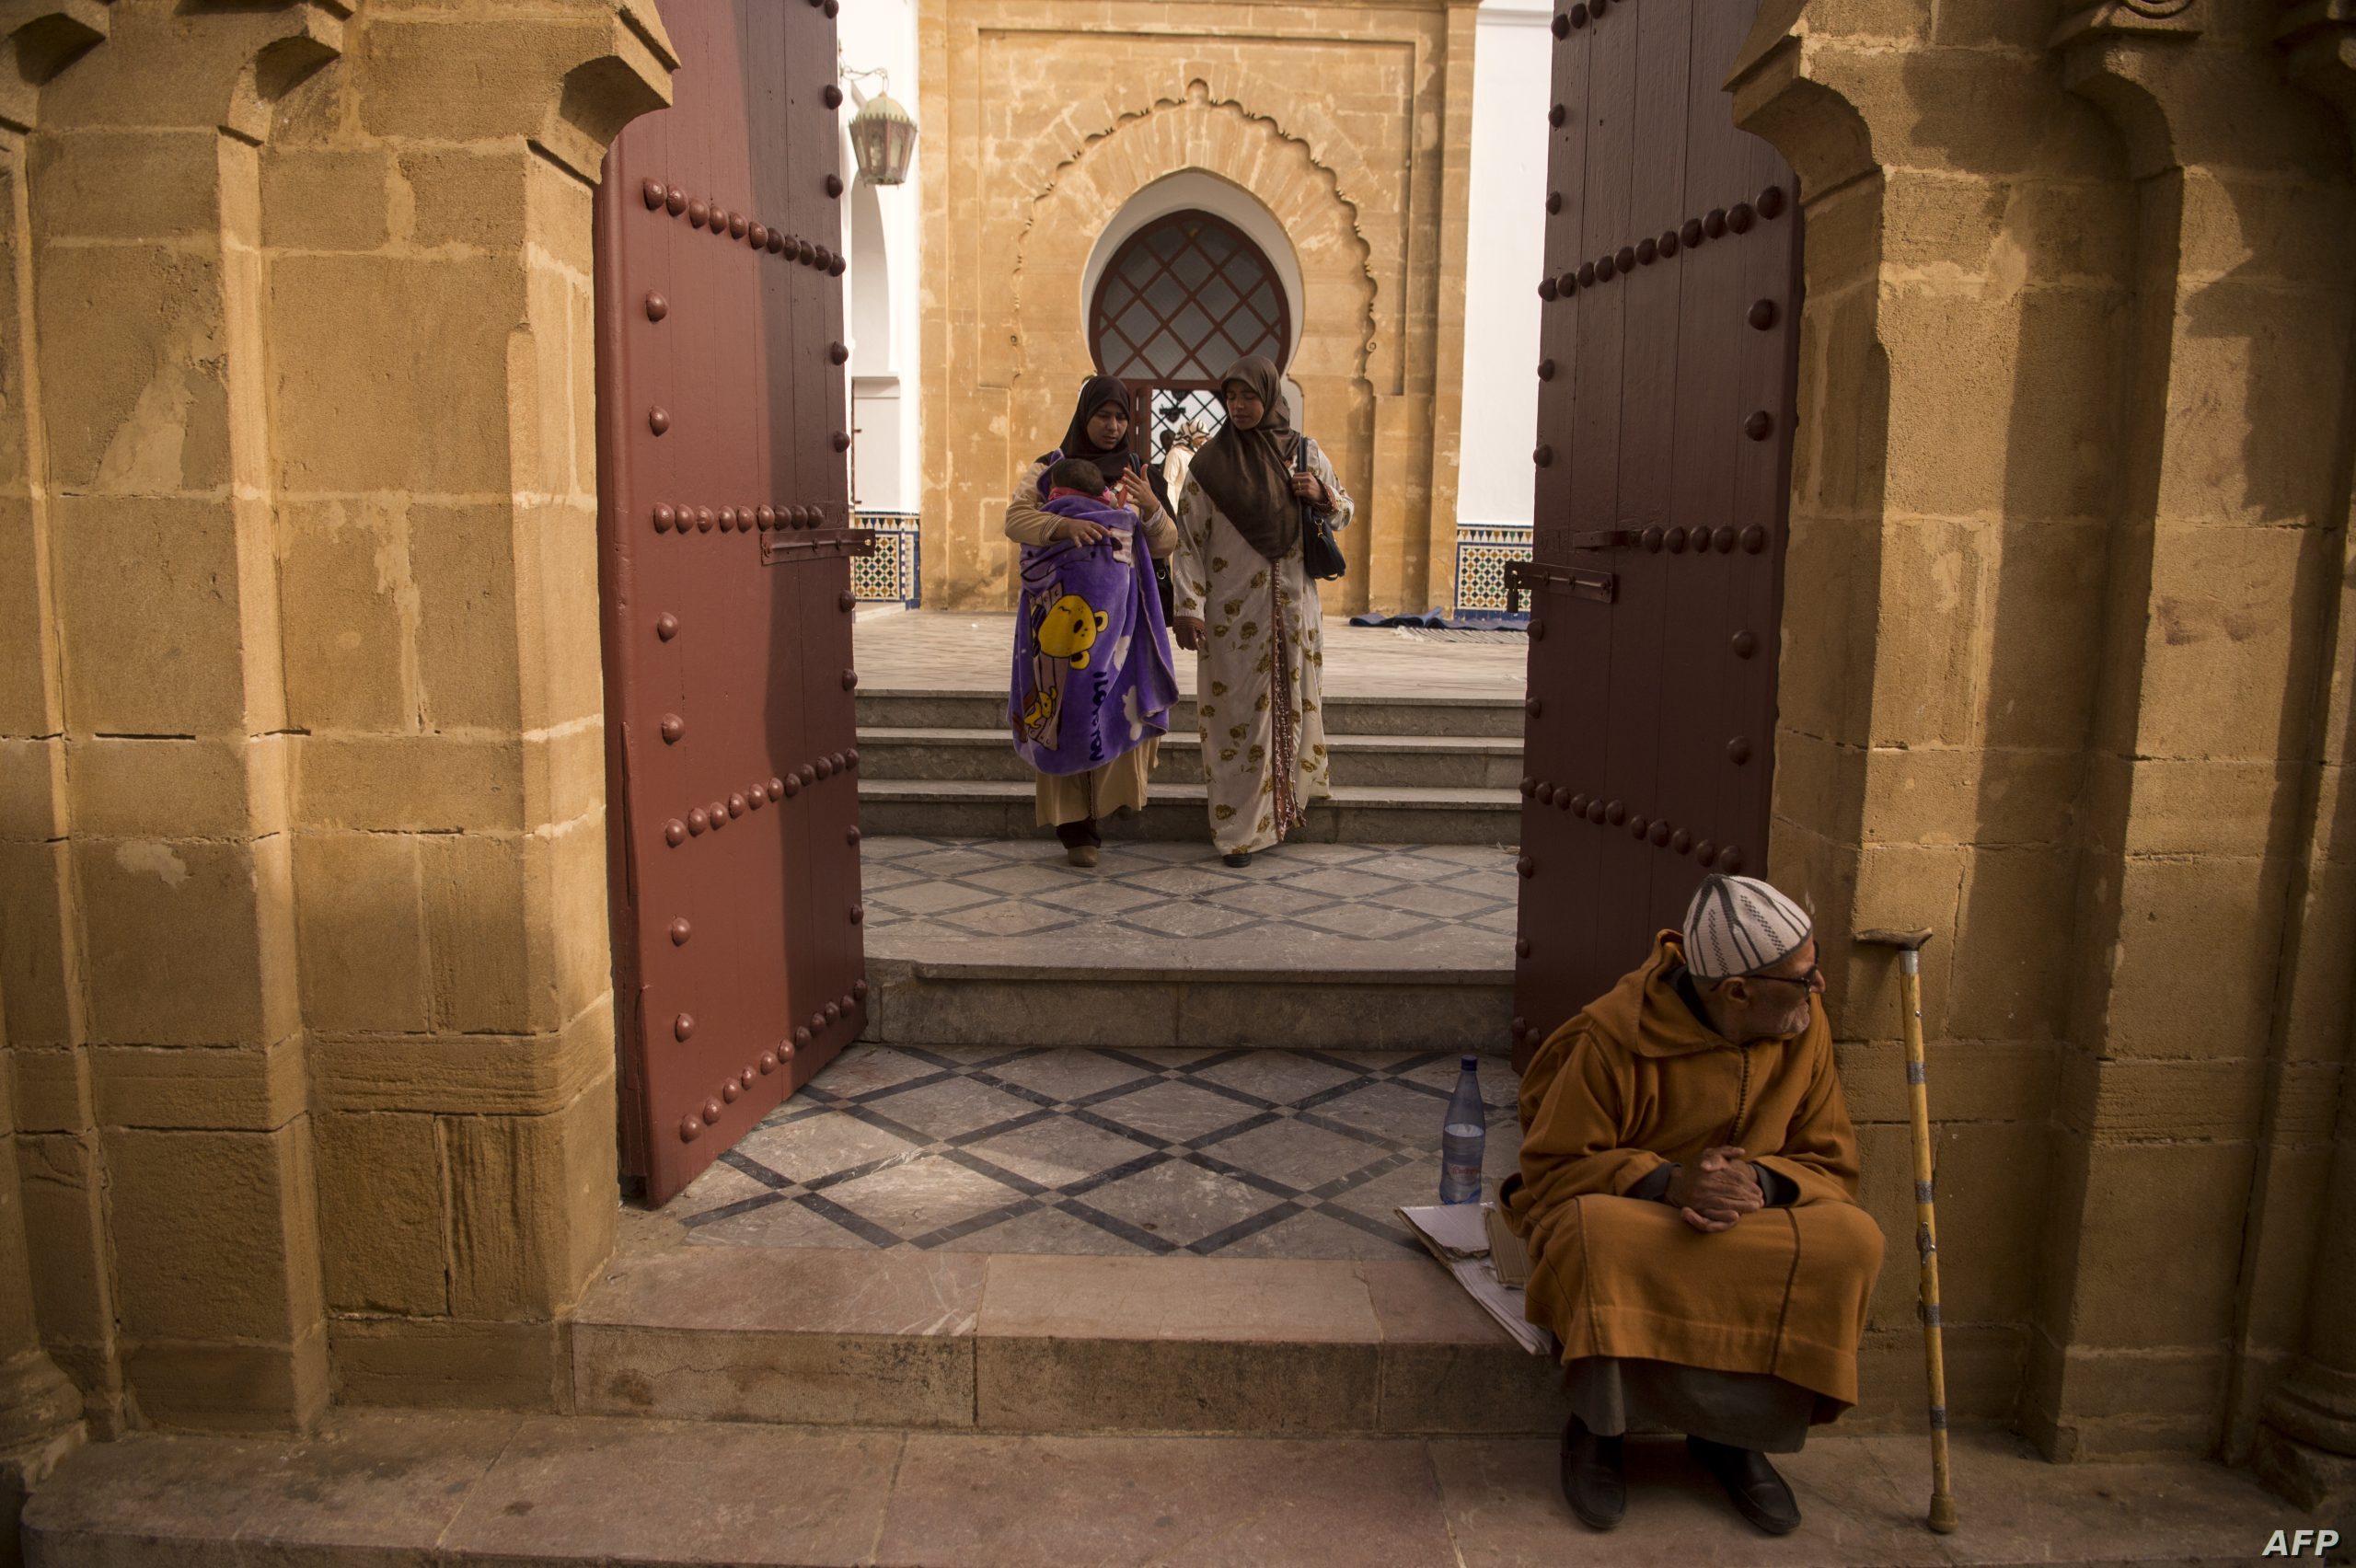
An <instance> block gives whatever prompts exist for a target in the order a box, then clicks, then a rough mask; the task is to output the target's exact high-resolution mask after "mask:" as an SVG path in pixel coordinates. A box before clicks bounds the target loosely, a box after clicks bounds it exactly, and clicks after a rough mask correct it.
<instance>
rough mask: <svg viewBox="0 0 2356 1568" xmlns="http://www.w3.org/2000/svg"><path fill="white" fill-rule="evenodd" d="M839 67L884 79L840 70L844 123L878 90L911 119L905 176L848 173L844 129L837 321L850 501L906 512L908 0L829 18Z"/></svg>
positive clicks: (912, 464) (910, 399) (911, 68)
mask: <svg viewBox="0 0 2356 1568" xmlns="http://www.w3.org/2000/svg"><path fill="white" fill-rule="evenodd" d="M836 29H837V34H836V36H837V39H838V40H840V42H841V47H842V63H843V66H844V68H845V69H846V70H849V71H862V70H868V69H872V68H873V67H875V66H882V67H883V70H884V71H886V72H887V73H889V79H888V81H879V80H877V79H876V78H874V77H872V76H845V77H844V78H843V110H842V119H843V124H844V125H845V126H846V127H848V126H849V124H850V118H851V116H852V115H853V114H854V113H856V112H857V111H858V110H859V106H860V104H862V103H865V102H866V101H867V100H868V99H869V98H872V97H873V96H875V95H876V94H877V93H878V92H883V91H888V92H890V93H891V95H892V97H893V98H894V99H895V100H896V101H897V102H898V103H899V104H900V106H901V107H902V108H904V109H906V110H907V111H908V113H909V114H910V115H911V116H912V117H914V119H915V120H916V122H917V151H916V161H915V163H914V164H913V165H912V166H911V167H910V168H909V171H908V179H907V183H906V184H904V185H888V186H881V187H870V186H869V185H868V184H867V182H866V181H865V180H864V179H857V178H855V177H852V176H851V171H852V170H854V169H856V168H857V167H859V165H858V160H857V159H856V158H855V157H853V156H852V155H851V150H850V138H849V135H848V134H846V135H845V136H844V138H843V145H842V167H843V170H844V173H845V175H846V177H850V178H851V179H852V185H851V190H849V192H848V193H847V194H846V196H845V197H844V200H843V212H842V219H843V243H842V250H843V256H844V258H845V259H847V260H848V261H849V263H850V264H849V267H848V268H847V269H846V270H845V271H844V273H843V321H844V327H845V330H846V331H847V332H848V333H849V341H850V365H849V371H850V392H851V421H852V427H853V428H854V429H855V430H857V431H858V432H859V436H858V441H859V446H858V453H857V458H858V461H857V467H856V477H857V484H858V489H857V491H856V493H855V496H854V499H855V500H856V501H857V502H858V504H859V505H860V507H861V508H863V509H865V510H869V511H875V512H913V511H915V510H916V509H917V497H918V494H919V493H920V492H921V490H922V489H923V482H922V477H921V474H920V471H919V468H918V463H919V462H920V460H921V458H922V455H923V442H922V440H921V431H920V430H919V428H918V421H919V419H920V417H921V415H920V410H921V409H922V407H923V404H922V401H921V399H920V398H919V396H918V375H919V374H920V373H921V370H922V366H921V365H920V364H919V363H918V345H919V344H920V343H921V341H922V334H921V333H920V331H919V329H918V310H919V307H920V303H921V302H920V299H919V296H918V288H917V280H918V275H919V268H918V258H917V245H918V233H919V232H920V228H921V215H922V208H921V206H920V203H921V202H922V200H923V197H922V195H921V189H922V183H923V180H924V174H925V165H926V161H927V158H928V156H929V154H930V148H929V147H928V146H927V145H926V140H927V133H926V127H925V111H924V105H923V104H922V103H921V102H920V101H919V99H918V93H917V85H918V84H917V17H916V5H915V0H859V4H857V5H849V6H844V7H843V8H842V12H841V15H840V16H839V17H837V18H836Z"/></svg>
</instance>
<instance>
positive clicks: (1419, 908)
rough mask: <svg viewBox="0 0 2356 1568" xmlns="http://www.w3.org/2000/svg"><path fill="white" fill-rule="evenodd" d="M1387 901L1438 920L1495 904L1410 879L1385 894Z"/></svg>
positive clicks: (1477, 910) (1480, 909) (1478, 911)
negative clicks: (1408, 881) (1410, 880)
mask: <svg viewBox="0 0 2356 1568" xmlns="http://www.w3.org/2000/svg"><path fill="white" fill-rule="evenodd" d="M1382 902H1383V903H1384V905H1386V906H1388V907H1390V908H1392V909H1403V910H1405V911H1406V912H1408V913H1409V914H1411V915H1425V916H1429V917H1432V918H1434V919H1439V920H1461V919H1462V918H1464V917H1466V916H1468V915H1479V914H1483V913H1484V912H1487V911H1489V910H1493V909H1495V908H1496V905H1495V904H1494V903H1492V902H1491V901H1489V900H1488V899H1485V898H1481V897H1476V896H1475V895H1473V894H1469V893H1460V892H1458V891H1457V890H1456V889H1454V888H1452V887H1427V886H1424V885H1422V884H1420V883H1415V882H1410V883H1407V884H1406V885H1404V886H1402V887H1395V888H1393V889H1392V891H1390V892H1389V893H1386V894H1383V895H1382Z"/></svg>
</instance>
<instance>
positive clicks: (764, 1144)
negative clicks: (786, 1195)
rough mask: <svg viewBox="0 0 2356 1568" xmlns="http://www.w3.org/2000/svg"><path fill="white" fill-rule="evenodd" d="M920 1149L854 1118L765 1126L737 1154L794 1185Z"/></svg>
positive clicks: (747, 1137) (822, 1118)
mask: <svg viewBox="0 0 2356 1568" xmlns="http://www.w3.org/2000/svg"><path fill="white" fill-rule="evenodd" d="M919 1147H923V1146H922V1145H921V1144H918V1143H910V1142H909V1141H908V1140H907V1139H906V1138H904V1137H902V1136H899V1135H898V1134H897V1133H888V1132H885V1131H884V1130H883V1128H881V1127H878V1126H874V1125H872V1124H869V1123H866V1122H862V1121H860V1120H859V1119H858V1118H856V1117H853V1116H832V1115H822V1116H812V1117H805V1118H803V1120H802V1121H799V1122H783V1123H778V1122H764V1123H763V1124H761V1125H759V1126H757V1127H756V1128H754V1129H753V1130H752V1131H751V1132H750V1133H748V1134H746V1135H745V1140H744V1142H742V1143H740V1144H738V1145H737V1146H736V1152H737V1153H739V1154H741V1155H743V1156H745V1158H746V1159H752V1160H754V1161H756V1162H757V1163H758V1164H759V1165H760V1166H761V1167H762V1168H763V1169H765V1170H770V1171H773V1172H775V1173H776V1174H778V1175H780V1176H782V1177H784V1178H786V1180H788V1181H790V1182H814V1181H816V1180H818V1179H819V1178H820V1177H822V1176H826V1175H830V1174H832V1173H833V1172H835V1171H837V1170H851V1169H852V1168H853V1167H856V1166H860V1165H869V1164H872V1163H874V1162H875V1161H877V1160H881V1159H892V1158H893V1157H894V1156H895V1155H904V1154H907V1153H909V1152H910V1151H912V1150H914V1149H917V1148H919ZM715 1169H716V1168H715Z"/></svg>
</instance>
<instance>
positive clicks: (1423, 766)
mask: <svg viewBox="0 0 2356 1568" xmlns="http://www.w3.org/2000/svg"><path fill="white" fill-rule="evenodd" d="M1326 749H1327V753H1328V755H1330V756H1331V758H1332V760H1333V766H1334V782H1335V783H1336V784H1342V785H1356V786H1359V787H1363V788H1382V787H1385V786H1389V785H1407V786H1409V787H1412V788H1415V789H1426V790H1511V789H1514V788H1516V787H1517V786H1518V785H1519V782H1520V779H1521V741H1520V738H1519V736H1517V737H1515V738H1514V739H1512V740H1504V739H1497V738H1493V737H1487V736H1466V735H1343V734H1331V735H1328V736H1327V737H1326ZM859 750H860V767H862V768H863V769H864V770H865V771H866V773H867V776H868V777H869V778H877V779H945V778H961V779H975V780H987V779H997V780H999V781H1001V782H1006V783H1028V782H1029V781H1030V778H1031V769H1030V767H1029V766H1028V765H1027V764H1025V763H1024V762H1023V760H1022V758H1021V757H1020V756H1017V755H1015V752H1014V747H1013V746H1012V745H1011V744H1009V742H1008V740H1007V735H1006V732H1005V731H1004V730H1003V729H997V730H951V729H938V728H918V729H905V730H903V729H886V728H875V729H864V730H861V731H860V735H859ZM1202 756H1203V747H1202V741H1201V739H1200V737H1198V736H1196V735H1195V733H1194V732H1192V731H1184V732H1179V731H1173V732H1171V733H1170V734H1167V735H1165V736H1163V737H1162V741H1161V757H1160V760H1159V762H1158V763H1157V764H1156V765H1155V767H1154V770H1153V782H1154V784H1155V786H1156V787H1157V788H1159V787H1161V786H1163V785H1171V784H1200V783H1201V782H1202V781H1203V761H1202Z"/></svg>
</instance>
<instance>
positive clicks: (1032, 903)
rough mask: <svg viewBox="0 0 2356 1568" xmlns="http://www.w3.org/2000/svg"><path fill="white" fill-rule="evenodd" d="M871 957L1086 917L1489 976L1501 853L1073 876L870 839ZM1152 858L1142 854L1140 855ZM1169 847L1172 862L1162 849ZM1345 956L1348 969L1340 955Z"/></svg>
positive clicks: (1161, 933)
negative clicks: (1336, 947)
mask: <svg viewBox="0 0 2356 1568" xmlns="http://www.w3.org/2000/svg"><path fill="white" fill-rule="evenodd" d="M865 850H866V852H867V856H868V860H867V863H868V864H869V865H870V866H871V867H872V869H873V870H874V875H873V877H872V879H871V880H870V883H869V888H868V896H867V901H866V902H867V904H868V906H869V907H868V917H867V930H868V940H869V945H870V951H871V952H873V953H875V954H876V955H878V956H881V957H886V958H919V959H921V958H942V957H950V956H953V955H954V954H955V952H956V951H958V949H959V947H960V945H961V944H964V943H969V942H983V943H997V944H1000V945H1001V946H1002V944H1004V943H1005V942H1007V941H1009V940H1022V939H1025V938H1029V937H1033V936H1037V935H1042V934H1045V933H1051V932H1057V931H1061V930H1065V929H1068V928H1074V927H1075V926H1078V925H1080V924H1089V925H1091V928H1092V929H1095V930H1098V931H1101V932H1102V933H1103V935H1104V936H1105V937H1106V939H1107V940H1111V941H1114V942H1116V943H1117V942H1126V943H1127V944H1128V945H1129V946H1130V947H1131V948H1132V949H1136V950H1138V951H1144V952H1150V951H1153V950H1154V949H1155V948H1156V947H1158V946H1159V945H1160V944H1162V943H1166V942H1167V941H1169V940H1171V939H1172V938H1178V939H1183V940H1186V941H1188V942H1190V943H1193V944H1197V945H1196V946H1195V948H1194V949H1193V950H1192V956H1193V957H1194V958H1195V959H1197V960H1200V961H1201V962H1205V963H1223V962H1230V961H1235V962H1251V961H1254V960H1256V959H1257V958H1258V957H1259V956H1260V955H1263V954H1265V952H1267V951H1272V950H1280V949H1282V948H1284V947H1285V946H1286V945H1287V944H1288V943H1289V944H1292V945H1293V946H1295V947H1296V948H1297V949H1299V950H1300V951H1333V950H1334V945H1335V944H1337V943H1338V944H1340V946H1341V948H1342V949H1343V950H1344V951H1351V950H1364V951H1368V952H1370V953H1378V954H1380V955H1382V956H1383V958H1384V959H1386V960H1388V959H1390V958H1392V957H1394V956H1395V958H1396V960H1397V962H1398V963H1399V964H1400V965H1402V966H1411V965H1412V966H1416V967H1425V966H1429V965H1431V964H1434V963H1438V964H1441V965H1443V966H1450V967H1454V966H1465V965H1471V966H1474V967H1480V968H1486V969H1493V970H1503V969H1505V968H1506V967H1507V966H1508V965H1509V964H1510V963H1511V961H1512V958H1511V945H1512V935H1513V930H1514V927H1515V924H1516V918H1517V917H1516V905H1517V901H1518V899H1519V885H1520V884H1519V879H1518V878H1517V877H1516V876H1515V875H1514V871H1513V860H1512V857H1511V855H1510V854H1509V853H1508V852H1507V851H1505V850H1502V849H1497V848H1480V847H1475V848H1473V849H1472V851H1471V853H1470V855H1469V856H1468V855H1466V854H1463V853H1461V852H1460V851H1459V850H1458V849H1456V848H1455V847H1449V846H1423V847H1416V846H1396V847H1394V846H1381V845H1378V846H1367V845H1339V844H1299V845H1287V846H1285V847H1284V848H1283V850H1282V851H1281V852H1280V853H1277V854H1273V855H1265V856H1261V857H1259V858H1258V859H1255V860H1254V861H1253V864H1252V865H1251V866H1250V867H1247V868H1244V869H1241V870H1235V869H1230V868H1228V867H1224V866H1220V865H1218V864H1216V863H1212V864H1205V863H1203V859H1202V852H1201V847H1200V846H1198V845H1176V846H1171V845H1161V844H1142V845H1135V846H1130V845H1124V846H1123V847H1122V852H1121V853H1120V854H1118V855H1114V856H1110V857H1108V858H1107V859H1105V860H1104V861H1103V863H1102V864H1101V865H1100V866H1098V867H1096V868H1095V869H1093V870H1075V869H1074V868H1072V867H1070V866H1068V865H1067V864H1065V862H1064V859H1063V852H1062V850H1061V848H1060V847H1057V846H1056V845H1054V844H1051V843H1041V842H1039V841H1037V840H1035V839H1017V840H997V839H987V840H985V839H945V838H944V839H933V838H878V839H871V840H869V841H867V844H866V846H865ZM1145 851H1152V853H1145ZM1172 851H1183V855H1181V854H1176V853H1172ZM1352 962H1357V960H1356V959H1353V960H1352Z"/></svg>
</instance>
